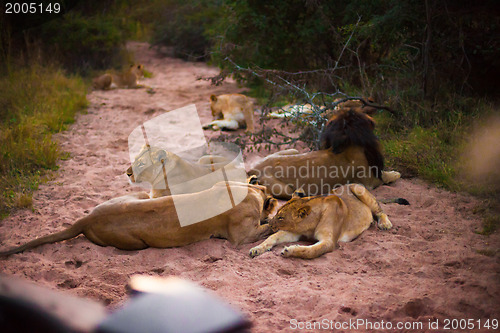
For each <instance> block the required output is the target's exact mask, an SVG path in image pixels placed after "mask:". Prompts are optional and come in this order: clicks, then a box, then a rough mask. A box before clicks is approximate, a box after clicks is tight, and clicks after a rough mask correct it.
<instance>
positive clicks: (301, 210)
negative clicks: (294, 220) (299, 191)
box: [297, 206, 311, 219]
mask: <svg viewBox="0 0 500 333" xmlns="http://www.w3.org/2000/svg"><path fill="white" fill-rule="evenodd" d="M310 212H311V207H310V206H304V207H300V208H299V210H298V211H297V215H298V217H300V218H301V219H303V218H304V217H306V216H307V215H309V213H310Z"/></svg>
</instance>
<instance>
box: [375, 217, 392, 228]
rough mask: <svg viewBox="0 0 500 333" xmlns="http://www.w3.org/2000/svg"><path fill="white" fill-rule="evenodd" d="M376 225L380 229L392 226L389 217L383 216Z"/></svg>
mask: <svg viewBox="0 0 500 333" xmlns="http://www.w3.org/2000/svg"><path fill="white" fill-rule="evenodd" d="M378 227H379V228H380V229H382V230H388V229H391V228H392V223H391V221H389V218H387V217H384V218H381V219H380V220H379V221H378Z"/></svg>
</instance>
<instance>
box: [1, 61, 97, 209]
mask: <svg viewBox="0 0 500 333" xmlns="http://www.w3.org/2000/svg"><path fill="white" fill-rule="evenodd" d="M86 106H87V100H86V86H85V85H84V83H83V81H82V80H81V79H80V78H78V77H67V76H65V75H64V74H63V73H62V72H61V71H59V70H57V69H55V68H50V67H49V68H47V67H42V66H38V65H34V66H32V67H30V68H17V69H10V70H9V72H8V73H7V74H6V75H4V76H2V77H0V217H2V216H6V215H7V214H8V213H9V212H10V211H11V210H12V209H15V208H27V207H30V206H31V194H32V193H33V191H34V190H36V189H37V188H38V185H39V184H40V182H41V181H43V179H44V177H45V175H46V174H47V171H48V170H56V169H57V160H58V159H59V158H61V157H63V154H62V152H61V151H60V149H59V147H58V145H57V143H56V142H54V141H53V138H52V134H54V133H57V132H60V131H62V130H64V129H66V127H67V125H69V124H71V123H72V122H73V121H74V116H75V114H76V112H78V111H79V110H83V109H84V108H85V107H86Z"/></svg>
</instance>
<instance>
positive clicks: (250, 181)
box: [247, 175, 259, 185]
mask: <svg viewBox="0 0 500 333" xmlns="http://www.w3.org/2000/svg"><path fill="white" fill-rule="evenodd" d="M247 183H248V184H250V185H258V184H259V178H258V177H257V176H256V175H251V176H250V177H248V179H247Z"/></svg>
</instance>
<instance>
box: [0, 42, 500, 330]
mask: <svg viewBox="0 0 500 333" xmlns="http://www.w3.org/2000/svg"><path fill="white" fill-rule="evenodd" d="M130 48H131V49H132V50H133V51H134V53H135V58H136V60H137V61H139V62H141V63H143V64H144V65H145V67H146V69H148V70H149V71H151V72H153V74H154V77H153V78H150V79H144V80H143V83H144V84H147V85H149V86H151V87H153V89H154V91H155V93H154V94H149V93H148V92H147V91H146V89H131V90H112V91H96V92H92V93H90V94H89V96H88V99H89V101H90V107H89V109H88V113H87V114H81V115H79V116H78V117H77V121H76V123H75V124H74V125H72V126H71V128H70V129H69V130H68V131H66V132H64V133H61V134H59V135H57V140H59V142H60V144H61V147H62V149H63V150H64V151H67V152H69V153H70V154H71V158H69V159H68V160H64V161H61V162H60V170H59V171H58V172H57V174H56V176H55V178H54V179H53V180H51V181H49V182H48V183H46V184H43V185H41V186H40V189H39V190H38V191H37V192H36V193H35V195H34V197H33V202H34V212H33V211H31V210H21V211H17V212H15V213H13V214H12V215H11V216H10V217H8V218H6V219H4V220H3V221H0V247H1V248H2V249H5V248H7V247H9V248H10V247H12V246H15V245H18V244H21V243H24V242H26V241H28V240H31V239H33V238H35V237H38V236H41V235H46V234H48V233H52V232H55V231H59V230H61V229H63V228H65V227H67V226H68V225H70V224H72V223H74V221H76V220H77V219H78V218H80V217H82V216H84V215H85V214H86V213H87V212H89V211H90V210H91V209H92V208H93V207H95V206H96V205H98V204H99V203H102V202H103V201H105V200H108V199H110V198H112V197H116V196H119V195H124V194H127V193H130V192H131V191H136V190H137V189H134V188H131V186H130V185H129V184H128V181H127V177H126V175H125V173H124V172H125V170H126V169H127V167H128V166H129V165H130V161H129V157H128V146H127V137H128V135H129V133H130V132H131V131H132V130H133V129H134V128H135V127H136V126H139V125H141V123H143V122H144V121H146V120H148V119H151V118H153V117H155V116H157V115H160V114H162V113H164V112H167V111H169V110H173V109H176V108H179V107H182V106H185V105H188V104H191V103H195V104H196V106H197V109H198V112H199V115H200V118H201V120H202V122H204V121H209V120H210V118H211V115H210V107H209V103H208V102H209V96H210V94H221V93H231V92H240V91H242V89H241V88H239V87H238V86H237V85H236V84H235V83H234V82H226V83H224V84H223V85H221V86H218V87H215V86H211V85H210V83H209V82H207V81H199V80H196V79H197V77H199V76H211V75H216V74H217V73H218V70H217V69H216V68H212V67H209V66H207V65H205V64H203V63H190V62H184V61H182V60H179V59H172V58H168V57H164V56H162V55H161V54H158V53H157V52H156V51H155V50H152V49H149V48H148V47H147V45H145V44H140V43H132V44H130ZM205 133H206V134H207V136H209V137H216V136H217V135H218V132H207V131H206V132H205ZM246 157H248V159H247V160H248V161H255V160H257V159H258V157H259V156H257V155H255V154H254V153H252V154H250V156H248V154H247V156H246ZM373 193H374V194H375V195H376V196H377V198H379V199H383V198H391V197H404V198H406V199H407V200H408V201H409V202H410V203H411V205H410V206H399V205H395V204H387V205H383V208H384V210H385V212H386V213H387V214H388V215H389V217H390V219H391V221H392V223H393V225H394V228H393V229H392V230H389V231H380V230H377V229H376V228H375V227H373V226H372V227H371V228H370V229H369V230H367V231H366V232H365V233H364V234H362V235H361V236H360V237H359V238H358V239H356V240H355V241H353V242H351V243H348V244H342V245H341V246H340V248H339V249H337V250H336V251H334V252H331V253H328V254H326V255H323V256H321V257H320V258H317V259H314V260H308V261H307V260H301V259H285V258H282V257H281V256H280V254H279V253H280V251H281V249H282V248H283V246H278V247H277V248H275V249H273V251H271V252H268V253H265V254H263V255H262V256H260V257H257V258H255V259H251V258H250V257H249V256H248V251H249V249H250V248H251V247H253V246H255V245H256V244H257V243H255V244H245V245H242V246H240V247H239V248H236V247H234V246H233V245H231V244H230V243H229V242H228V241H226V240H221V239H210V240H207V241H203V242H199V243H196V244H192V245H189V246H185V247H182V248H171V249H146V250H142V251H130V252H129V251H121V250H117V249H115V248H111V247H100V246H97V245H95V244H92V243H90V242H89V241H88V240H87V239H85V237H83V236H80V237H77V238H75V239H72V240H69V241H65V242H61V243H57V244H49V245H44V246H41V247H39V248H36V249H33V250H30V251H27V252H25V253H22V254H16V255H12V256H10V257H9V258H7V259H0V272H1V273H5V274H9V275H14V276H18V277H22V278H25V279H28V280H31V281H33V282H36V283H38V284H40V285H42V286H46V287H49V288H51V289H57V290H63V291H65V292H67V293H68V294H72V295H77V296H81V297H87V298H90V299H93V300H96V301H100V302H103V303H104V304H106V305H107V306H108V307H109V308H110V309H111V310H112V309H115V308H117V307H119V306H120V305H122V304H123V303H124V302H125V300H127V298H128V296H127V294H126V289H125V285H126V283H127V280H128V277H129V276H131V275H133V274H137V273H142V274H150V275H155V276H171V275H174V276H178V277H181V278H184V279H187V280H190V281H193V282H195V283H198V284H200V285H202V286H204V287H206V288H208V289H211V290H213V291H214V292H215V293H216V294H217V295H219V296H220V297H222V298H223V299H225V300H226V301H227V302H229V303H230V304H231V305H232V306H234V307H235V308H238V309H240V310H241V311H242V312H244V313H245V314H246V315H247V316H248V317H249V318H250V319H251V321H252V322H253V329H252V332H277V331H295V332H296V331H300V330H292V328H293V327H292V326H293V321H292V324H291V320H294V319H295V320H297V322H306V321H309V322H311V321H322V320H327V321H330V320H332V321H335V322H348V321H349V320H356V319H360V318H361V319H367V320H370V321H372V322H380V321H382V320H384V321H391V322H393V323H394V325H396V323H397V322H422V323H423V325H424V326H423V328H424V330H425V331H428V330H427V325H428V322H429V320H432V321H435V320H436V319H438V320H440V325H441V326H440V328H441V329H442V328H443V326H442V324H443V320H444V319H446V318H450V319H451V318H458V319H469V318H471V319H483V320H485V319H488V318H490V319H494V318H496V319H500V301H499V300H500V291H499V281H500V265H499V264H500V252H499V250H498V249H499V248H500V237H499V233H498V232H497V233H496V234H493V235H491V236H482V235H479V234H477V233H475V231H477V230H480V227H481V220H480V217H479V216H476V215H474V214H473V213H472V210H473V208H474V207H475V206H476V205H477V204H478V202H477V201H476V200H475V199H474V198H472V197H469V196H466V195H461V194H455V193H449V192H446V191H443V190H440V189H436V188H435V187H433V186H430V185H427V184H426V183H424V182H422V181H420V180H416V179H412V180H407V179H402V180H400V181H398V182H396V183H395V184H393V185H391V186H381V187H380V188H377V189H376V190H375V191H373ZM338 331H351V330H350V329H345V330H338ZM359 331H371V330H366V328H364V327H362V326H361V327H359ZM395 331H406V332H417V331H421V330H411V329H400V330H395ZM429 331H430V330H429ZM475 331H479V330H475ZM483 331H488V330H486V329H484V330H483Z"/></svg>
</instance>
